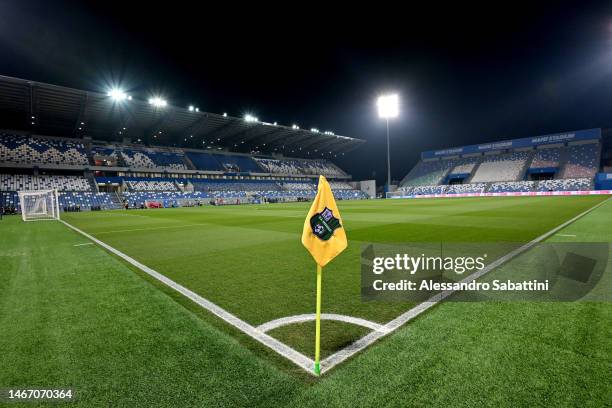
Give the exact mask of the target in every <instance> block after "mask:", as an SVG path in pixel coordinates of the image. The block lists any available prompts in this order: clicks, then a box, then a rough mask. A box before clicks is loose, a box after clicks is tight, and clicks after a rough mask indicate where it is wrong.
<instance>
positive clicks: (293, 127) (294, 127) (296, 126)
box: [291, 125, 300, 130]
mask: <svg viewBox="0 0 612 408" xmlns="http://www.w3.org/2000/svg"><path fill="white" fill-rule="evenodd" d="M299 128H300V127H299V126H298V125H293V126H291V129H296V130H297V129H299Z"/></svg>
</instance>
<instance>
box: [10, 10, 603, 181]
mask: <svg viewBox="0 0 612 408" xmlns="http://www.w3.org/2000/svg"><path fill="white" fill-rule="evenodd" d="M128 3H130V4H131V5H128ZM161 3H162V5H153V2H146V3H145V2H141V3H138V2H127V1H125V2H122V3H119V2H117V3H114V2H112V1H104V2H88V3H87V4H86V3H85V2H69V1H51V0H48V1H44V2H34V1H27V0H20V1H13V0H0V74H4V75H9V76H16V77H20V78H26V79H32V80H36V81H42V82H49V83H53V84H59V85H66V86H70V87H76V88H82V89H88V90H98V91H103V92H104V91H106V89H107V87H108V86H109V85H110V84H115V85H121V87H123V88H125V89H128V90H129V91H130V93H132V94H134V95H138V96H139V97H141V98H143V99H146V98H147V97H148V96H149V95H150V94H151V93H153V92H155V93H158V92H159V93H163V95H165V96H166V97H167V99H168V100H169V101H170V103H172V104H176V105H179V106H181V105H184V106H186V105H188V104H190V103H193V104H195V105H196V106H199V107H200V109H201V110H205V111H210V112H217V113H221V112H225V111H227V112H228V113H229V114H231V115H233V116H241V115H243V114H244V113H245V112H251V113H253V114H255V115H256V116H258V117H259V118H260V119H261V120H265V121H269V122H273V121H278V122H279V123H281V124H286V125H291V124H292V123H297V124H299V125H300V126H302V127H305V128H310V127H317V128H319V129H321V130H327V129H329V130H333V131H334V132H336V133H337V134H342V135H346V136H353V137H358V138H362V139H366V140H367V143H366V144H365V145H364V147H362V148H360V149H359V150H357V151H354V152H352V153H350V154H348V155H347V156H346V157H345V158H343V159H340V160H338V163H339V164H340V165H341V166H343V167H344V168H345V169H346V170H348V171H349V172H350V173H352V174H353V175H354V177H355V178H356V179H364V178H370V177H372V176H373V175H374V174H376V176H377V179H378V181H379V182H382V181H383V180H384V177H385V166H386V165H385V154H386V153H385V138H384V123H383V122H382V121H381V120H379V119H378V118H377V115H376V110H375V98H376V96H377V95H379V94H380V93H381V92H385V91H388V90H393V91H396V92H398V93H399V94H400V96H401V99H402V114H401V117H400V118H398V119H397V120H395V121H394V122H393V123H392V124H391V146H392V172H393V177H394V178H395V179H399V178H401V177H403V176H404V175H405V174H406V173H407V172H408V171H409V170H410V168H411V167H412V166H413V165H414V163H415V162H416V160H417V159H418V154H419V153H420V152H421V151H423V150H430V149H437V148H444V147H450V146H460V145H464V144H472V143H479V142H485V141H494V140H501V139H507V138H517V137H527V136H533V135H538V134H545V133H553V132H558V131H565V130H572V129H581V128H590V127H608V126H610V125H611V124H612V123H611V122H612V5H611V4H610V3H609V2H602V3H599V4H597V3H591V4H588V3H587V2H576V3H574V4H572V3H569V2H568V3H563V2H554V3H550V4H548V5H547V4H544V3H541V4H540V5H537V6H536V5H533V4H530V3H524V4H519V3H518V2H514V3H513V5H512V6H508V7H502V6H500V5H496V7H494V8H490V9H486V8H481V7H474V8H472V9H468V8H466V7H465V6H462V7H460V8H455V9H451V8H447V7H446V6H444V5H443V4H444V3H443V2H435V3H436V4H434V6H432V8H431V9H428V10H426V9H419V8H416V7H415V6H412V5H410V3H407V2H405V3H399V2H398V3H396V4H392V3H388V4H386V5H385V4H384V3H380V4H379V3H375V4H374V3H367V5H366V3H364V4H363V5H361V6H358V5H357V2H353V3H352V5H351V4H350V3H347V4H346V5H344V6H342V7H332V3H330V2H327V3H322V4H317V3H314V2H299V3H298V2H286V3H285V4H286V5H285V6H282V5H274V6H272V5H271V6H265V5H263V4H262V2H254V3H252V4H251V5H249V6H247V5H242V4H240V3H239V2H223V4H224V5H223V6H218V5H217V6H214V5H211V4H209V3H207V2H197V3H195V2H194V3H192V5H191V4H190V3H188V2H179V1H176V2H168V1H163V2H161ZM400 4H403V7H401V6H400Z"/></svg>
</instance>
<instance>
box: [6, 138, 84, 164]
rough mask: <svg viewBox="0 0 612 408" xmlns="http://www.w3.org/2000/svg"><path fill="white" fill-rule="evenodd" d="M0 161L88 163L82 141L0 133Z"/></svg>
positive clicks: (20, 162) (19, 162)
mask: <svg viewBox="0 0 612 408" xmlns="http://www.w3.org/2000/svg"><path fill="white" fill-rule="evenodd" d="M0 162H11V163H18V164H55V165H60V164H62V165H86V164H88V163H89V161H88V160H87V155H86V153H85V147H84V146H83V144H82V143H78V142H71V141H66V140H53V139H47V138H42V137H35V136H23V135H18V134H11V133H0Z"/></svg>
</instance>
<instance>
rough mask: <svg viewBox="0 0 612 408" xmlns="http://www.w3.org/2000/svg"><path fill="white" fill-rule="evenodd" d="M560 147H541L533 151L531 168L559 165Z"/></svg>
mask: <svg viewBox="0 0 612 408" xmlns="http://www.w3.org/2000/svg"><path fill="white" fill-rule="evenodd" d="M560 158H561V148H559V147H555V148H541V149H537V150H536V151H535V154H534V156H533V160H532V161H531V165H530V166H529V167H530V168H532V169H539V168H548V167H559V160H560Z"/></svg>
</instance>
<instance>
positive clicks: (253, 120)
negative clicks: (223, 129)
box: [244, 113, 259, 122]
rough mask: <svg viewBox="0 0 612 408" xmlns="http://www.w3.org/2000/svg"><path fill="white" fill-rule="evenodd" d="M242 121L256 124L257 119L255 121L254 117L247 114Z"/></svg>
mask: <svg viewBox="0 0 612 408" xmlns="http://www.w3.org/2000/svg"><path fill="white" fill-rule="evenodd" d="M244 120H245V121H247V122H257V121H258V120H259V119H257V118H256V117H255V116H253V115H251V114H248V113H247V114H246V115H244Z"/></svg>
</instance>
